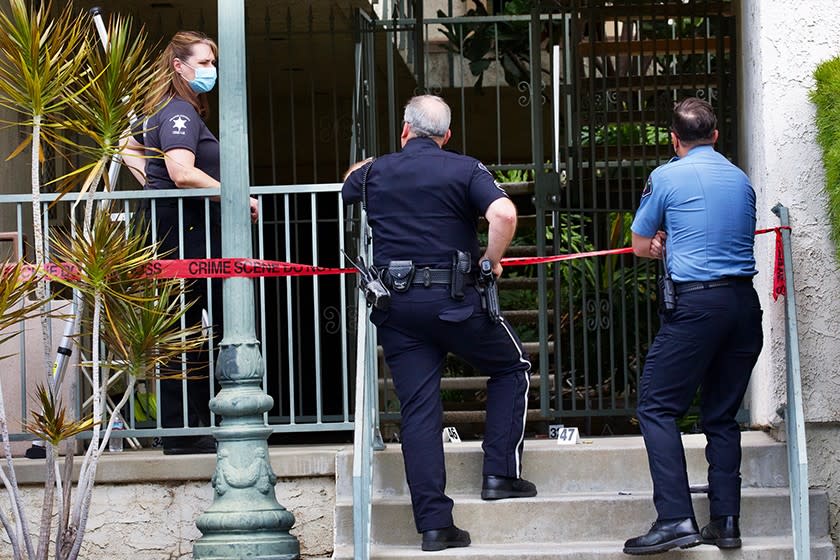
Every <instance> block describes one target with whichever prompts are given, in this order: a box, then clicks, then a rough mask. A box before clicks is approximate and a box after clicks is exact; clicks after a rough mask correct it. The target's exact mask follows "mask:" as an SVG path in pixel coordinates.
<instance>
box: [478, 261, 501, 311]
mask: <svg viewBox="0 0 840 560" xmlns="http://www.w3.org/2000/svg"><path fill="white" fill-rule="evenodd" d="M478 266H479V274H478V282H479V284H480V285H481V287H482V293H483V296H484V297H483V298H482V301H481V302H482V306H483V307H484V310H485V311H487V316H488V317H489V318H490V322H492V323H501V322H502V308H501V307H500V306H499V286H498V285H497V284H496V275H495V274H493V263H491V262H490V260H489V259H484V260H483V261H481V262H480V263H478Z"/></svg>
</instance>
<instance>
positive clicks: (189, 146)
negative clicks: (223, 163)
mask: <svg viewBox="0 0 840 560" xmlns="http://www.w3.org/2000/svg"><path fill="white" fill-rule="evenodd" d="M138 141H140V142H141V143H142V144H143V145H144V146H145V147H146V156H147V157H148V159H147V160H146V187H145V188H147V189H153V190H158V189H175V188H177V187H176V186H175V183H174V182H172V179H171V178H170V177H169V173H168V172H167V171H166V162H164V160H163V158H162V157H160V156H161V152H163V153H166V152H167V151H169V150H173V149H176V148H183V149H185V150H189V151H191V152H192V153H193V154H195V166H196V168H198V169H200V170H201V171H203V172H205V173H207V174H208V175H209V176H211V177H213V178H214V179H216V180H217V181H218V180H220V176H221V175H220V170H219V141H218V140H217V139H216V137H215V136H214V135H213V133H212V132H210V129H209V128H207V125H206V124H205V122H204V120H203V119H202V118H201V117H200V116H199V114H198V111H196V110H195V107H193V106H192V105H190V104H189V103H188V102H187V101H184V100H183V99H181V98H180V97H173V98H172V99H171V100H170V101H169V102H168V103H166V105H164V106H163V107H161V109H160V110H159V111H158V112H156V113H155V114H154V115H152V116H151V117H149V118H148V119H146V121H145V123H144V128H143V137H142V139H140V138H138Z"/></svg>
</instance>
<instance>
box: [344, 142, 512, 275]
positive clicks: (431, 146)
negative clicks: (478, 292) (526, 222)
mask: <svg viewBox="0 0 840 560" xmlns="http://www.w3.org/2000/svg"><path fill="white" fill-rule="evenodd" d="M364 171H365V166H363V167H361V168H360V169H357V170H356V171H354V172H353V173H351V174H350V176H348V177H347V180H346V181H345V182H344V187H343V188H342V191H341V194H342V196H343V198H344V202H345V204H351V203H354V202H358V201H360V200H361V199H362V178H363V175H364ZM366 190H367V213H368V222H369V223H370V225H371V227H372V228H373V247H374V249H373V250H374V255H373V260H374V264H376V265H377V266H385V265H387V264H388V262H389V261H391V260H404V259H411V260H413V261H414V264H415V265H418V266H433V267H441V268H445V267H448V266H449V265H450V264H451V260H450V259H451V255H452V253H453V251H455V250H456V249H458V250H461V251H469V252H470V255H471V257H472V260H473V263H475V262H476V261H477V260H478V258H479V257H480V256H481V255H480V253H479V244H478V237H477V235H476V228H477V226H478V218H479V216H483V215H484V213H485V212H486V211H487V207H488V206H490V204H491V203H492V202H494V201H495V200H497V199H499V198H502V197H506V196H507V195H506V194H505V192H504V191H503V190H502V189H501V188H499V186H498V185H497V184H496V182H495V180H494V179H493V176H492V175H491V173H490V171H488V170H487V168H486V167H484V165H482V164H481V163H480V162H479V161H478V160H476V159H474V158H471V157H468V156H464V155H460V154H456V153H453V152H447V151H445V150H442V149H440V148H439V147H438V145H437V144H436V143H435V141H434V140H432V139H430V138H413V139H411V140H409V141H408V143H406V145H405V147H404V148H403V150H402V151H401V152H397V153H393V154H388V155H385V156H382V157H380V158H378V159H376V160H375V161H374V162H373V165H372V166H371V167H370V169H369V171H368V176H367V189H366Z"/></svg>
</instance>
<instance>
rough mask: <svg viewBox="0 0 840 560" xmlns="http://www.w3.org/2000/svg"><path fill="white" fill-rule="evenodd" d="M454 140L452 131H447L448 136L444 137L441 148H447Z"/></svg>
mask: <svg viewBox="0 0 840 560" xmlns="http://www.w3.org/2000/svg"><path fill="white" fill-rule="evenodd" d="M450 138H452V131H451V130H449V129H447V130H446V134H444V135H443V142H441V144H440V145H441V147H443V146H446V143H447V142H449V139H450Z"/></svg>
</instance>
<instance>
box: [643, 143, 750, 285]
mask: <svg viewBox="0 0 840 560" xmlns="http://www.w3.org/2000/svg"><path fill="white" fill-rule="evenodd" d="M660 229H661V230H664V231H665V233H666V234H667V235H668V239H667V242H666V246H665V249H666V252H665V258H666V266H667V269H668V272H669V273H670V274H671V277H672V278H673V279H674V281H675V282H691V281H708V280H716V279H719V278H723V277H730V276H737V277H750V276H754V275H755V274H756V269H755V256H754V254H753V242H754V239H755V191H754V190H753V188H752V185H751V184H750V180H749V178H748V177H747V176H746V174H745V173H744V172H743V171H741V170H740V169H738V168H737V167H736V166H735V165H733V164H732V163H731V162H730V161H729V160H727V159H726V158H725V157H724V156H723V155H721V154H719V153H718V152H716V151H715V149H714V147H713V146H696V147H694V148H692V149H691V150H690V151H689V152H688V154H686V155H685V157H683V158H674V159H673V160H671V161H670V162H668V163H666V164H664V165H660V166H659V167H657V168H656V169H654V170H653V172H652V173H651V174H650V177H649V178H648V181H647V184H646V185H645V190H644V192H643V193H642V200H641V203H640V204H639V209H638V210H637V212H636V217H635V219H634V220H633V226H632V230H633V232H634V233H636V234H637V235H640V236H642V237H653V236H654V235H655V234H656V232H657V231H658V230H660Z"/></svg>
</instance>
